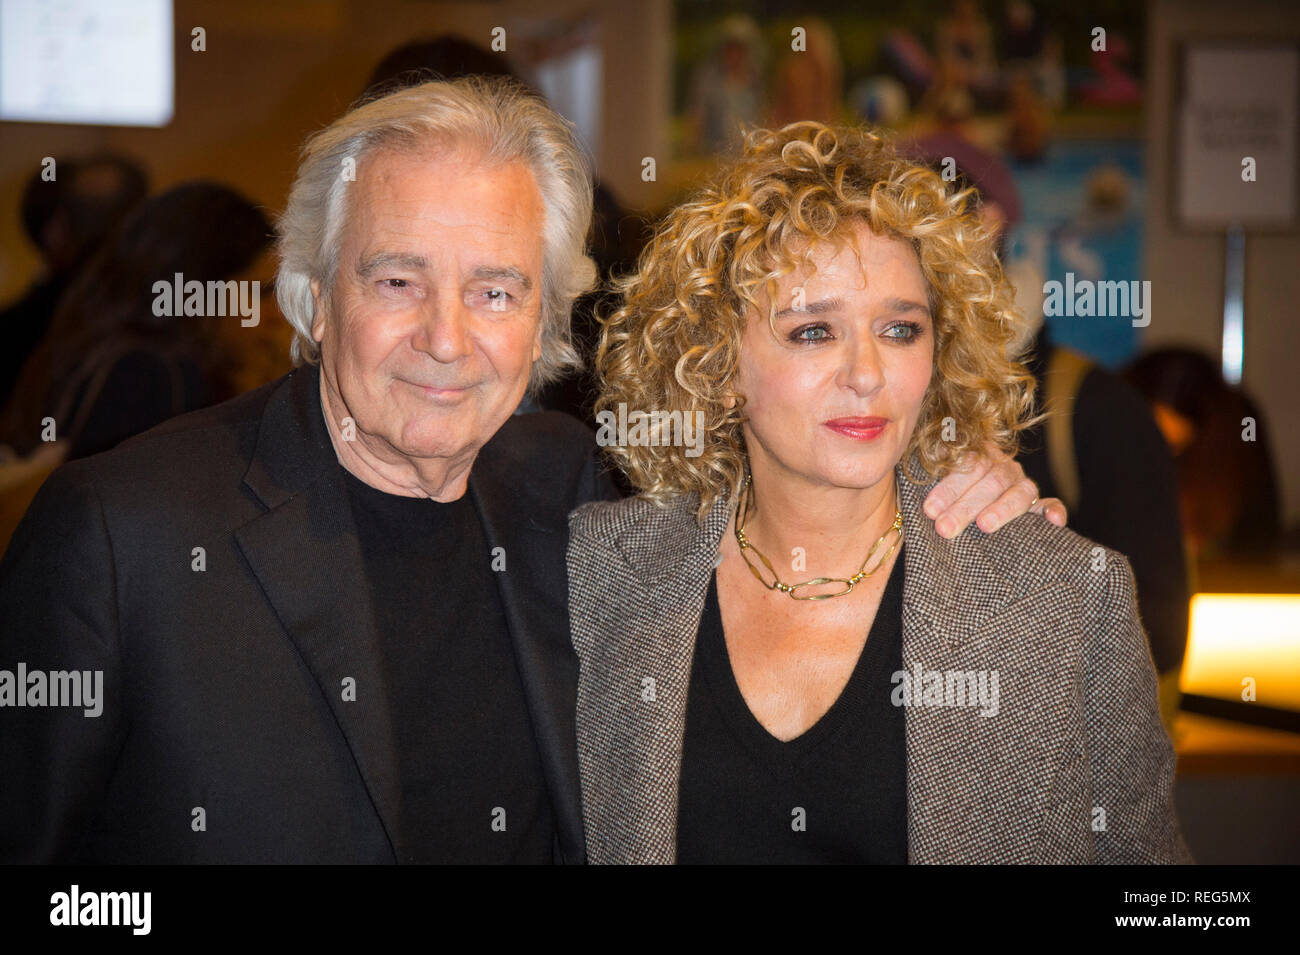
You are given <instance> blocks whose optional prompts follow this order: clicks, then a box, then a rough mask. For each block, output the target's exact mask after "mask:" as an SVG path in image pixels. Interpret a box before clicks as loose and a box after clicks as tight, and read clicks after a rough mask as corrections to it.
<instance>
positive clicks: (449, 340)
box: [412, 295, 472, 364]
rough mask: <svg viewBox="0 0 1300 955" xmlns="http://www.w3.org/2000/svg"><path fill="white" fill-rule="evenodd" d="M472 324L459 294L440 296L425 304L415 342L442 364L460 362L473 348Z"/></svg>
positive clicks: (416, 346)
mask: <svg viewBox="0 0 1300 955" xmlns="http://www.w3.org/2000/svg"><path fill="white" fill-rule="evenodd" d="M469 323H470V315H469V310H468V309H467V308H466V307H465V305H464V303H463V302H461V301H460V296H459V295H438V296H436V297H434V298H433V299H432V300H431V301H429V302H428V303H427V304H426V307H425V308H424V310H423V313H422V314H421V316H420V324H419V327H418V328H417V329H416V331H415V335H414V338H413V340H412V345H413V346H414V347H415V348H416V350H418V351H422V352H426V353H427V354H429V355H431V356H433V358H435V359H436V360H437V361H439V362H442V363H443V364H451V363H453V362H456V361H459V360H460V359H462V358H465V357H466V356H468V355H469V353H470V352H471V351H472V345H471V343H470V328H469Z"/></svg>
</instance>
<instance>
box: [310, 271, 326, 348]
mask: <svg viewBox="0 0 1300 955" xmlns="http://www.w3.org/2000/svg"><path fill="white" fill-rule="evenodd" d="M311 297H312V300H313V301H314V302H315V306H314V307H313V308H312V312H311V337H312V341H314V342H316V344H318V345H319V344H320V342H321V340H322V339H323V338H324V337H325V302H324V300H323V299H322V298H321V294H320V280H319V279H312V280H311Z"/></svg>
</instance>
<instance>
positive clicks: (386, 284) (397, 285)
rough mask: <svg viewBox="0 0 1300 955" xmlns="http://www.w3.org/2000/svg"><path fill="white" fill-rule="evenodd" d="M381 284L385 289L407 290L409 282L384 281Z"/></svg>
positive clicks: (397, 280) (403, 280)
mask: <svg viewBox="0 0 1300 955" xmlns="http://www.w3.org/2000/svg"><path fill="white" fill-rule="evenodd" d="M379 284H380V285H382V286H383V287H384V288H391V289H400V288H406V285H407V282H406V279H383V280H382V281H380V283H379Z"/></svg>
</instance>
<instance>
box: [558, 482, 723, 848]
mask: <svg viewBox="0 0 1300 955" xmlns="http://www.w3.org/2000/svg"><path fill="white" fill-rule="evenodd" d="M729 519H730V506H729V504H728V501H727V500H726V498H725V497H722V498H720V499H719V500H718V501H717V502H716V503H715V505H714V506H713V508H712V509H711V511H710V512H709V513H708V514H707V515H706V517H705V520H704V525H703V527H702V528H701V527H700V526H698V525H697V524H696V523H695V510H694V502H692V504H691V506H688V507H683V508H681V509H674V510H671V511H665V510H660V509H658V508H656V507H654V506H652V505H648V504H647V505H645V508H644V514H643V515H638V516H637V517H636V518H634V519H633V520H634V524H633V527H632V529H631V533H629V534H627V535H626V537H623V538H621V539H615V540H614V542H613V551H612V552H611V553H610V555H609V557H610V563H609V568H608V570H609V573H610V574H611V575H612V580H613V585H612V592H611V593H608V594H604V595H594V596H593V595H591V594H583V595H580V597H579V598H578V599H579V600H580V601H581V602H582V603H583V612H584V618H586V619H584V621H583V626H582V627H578V628H575V640H576V641H577V642H578V644H579V647H580V650H581V651H582V653H583V661H582V673H581V679H580V682H579V689H578V746H579V754H580V758H581V760H582V775H583V799H584V801H583V813H584V816H585V818H586V823H587V832H588V834H589V835H588V840H587V844H588V854H589V857H590V860H591V861H592V862H597V863H672V862H673V861H675V859H676V854H677V804H678V793H679V789H680V774H681V763H682V744H683V739H684V734H685V726H686V704H687V698H688V697H687V693H688V689H689V682H690V669H691V660H692V655H693V652H694V647H695V637H696V631H697V630H698V627H699V620H700V615H701V613H702V612H703V609H704V600H705V596H706V594H707V589H708V581H709V575H710V574H711V573H712V571H713V568H714V567H715V565H716V561H717V555H718V542H719V541H720V540H721V537H722V533H723V531H724V530H725V528H726V526H727V522H728V520H729ZM648 542H653V543H652V544H650V546H646V545H647V543H648ZM575 585H576V586H582V583H581V582H576V584H575ZM610 631H616V632H617V633H618V634H620V636H619V637H618V639H613V640H608V639H604V635H605V634H606V633H608V632H610ZM589 636H590V637H591V638H592V639H588V637H589Z"/></svg>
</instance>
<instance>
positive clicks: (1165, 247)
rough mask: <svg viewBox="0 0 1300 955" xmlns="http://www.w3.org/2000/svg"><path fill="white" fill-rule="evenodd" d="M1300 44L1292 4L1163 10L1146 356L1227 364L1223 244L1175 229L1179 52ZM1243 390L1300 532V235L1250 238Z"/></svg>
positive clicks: (1153, 135) (1152, 134)
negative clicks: (1264, 429)
mask: <svg viewBox="0 0 1300 955" xmlns="http://www.w3.org/2000/svg"><path fill="white" fill-rule="evenodd" d="M1232 38H1242V39H1266V40H1272V41H1277V40H1283V41H1286V40H1289V41H1290V42H1292V43H1295V42H1300V4H1296V3H1294V2H1290V0H1277V2H1259V0H1254V2H1251V0H1241V2H1232V3H1224V2H1221V0H1220V2H1207V0H1155V2H1153V3H1152V4H1151V8H1150V15H1149V21H1148V33H1147V71H1148V72H1147V75H1148V80H1149V86H1148V99H1147V109H1146V136H1147V176H1148V181H1147V190H1146V192H1147V220H1146V265H1145V272H1146V277H1147V278H1149V279H1150V280H1151V291H1152V297H1153V302H1154V307H1153V312H1152V320H1151V325H1150V327H1148V328H1147V329H1146V336H1145V338H1144V339H1143V345H1144V346H1145V347H1154V346H1158V345H1172V344H1186V345H1190V346H1192V347H1197V348H1201V349H1203V350H1205V351H1208V352H1209V353H1210V354H1213V355H1216V356H1217V355H1218V354H1219V352H1220V342H1221V335H1222V329H1223V286H1224V249H1225V243H1224V239H1223V237H1222V236H1217V235H1201V234H1193V233H1186V232H1182V231H1180V230H1178V229H1177V228H1176V227H1175V226H1174V224H1173V216H1172V210H1171V209H1170V205H1171V202H1172V196H1173V189H1172V179H1173V176H1174V175H1175V169H1176V166H1175V162H1174V157H1173V155H1172V153H1171V149H1172V143H1173V135H1174V127H1173V122H1174V117H1173V114H1172V109H1173V103H1174V97H1175V95H1176V90H1175V88H1174V84H1175V82H1176V79H1177V75H1178V72H1177V68H1178V64H1177V59H1178V45H1179V44H1180V43H1182V42H1183V41H1185V40H1204V39H1215V40H1219V39H1232ZM1245 311H1246V353H1245V376H1244V379H1243V384H1244V385H1245V387H1246V389H1247V391H1249V392H1250V394H1251V395H1252V396H1253V397H1254V398H1255V400H1256V401H1257V402H1258V403H1259V404H1260V406H1261V407H1262V409H1263V414H1265V415H1266V416H1267V419H1268V427H1269V430H1270V435H1271V438H1272V441H1273V444H1274V453H1275V454H1276V466H1277V471H1278V475H1277V477H1278V480H1279V482H1280V483H1281V486H1282V493H1283V514H1284V515H1285V517H1286V520H1287V523H1288V524H1292V525H1293V524H1295V523H1297V522H1300V429H1298V428H1297V427H1296V421H1295V419H1296V415H1297V414H1298V413H1300V360H1297V355H1296V350H1297V348H1298V347H1300V231H1297V230H1294V229H1293V230H1291V231H1288V232H1282V233H1277V232H1275V233H1271V234H1262V233H1261V234H1250V233H1248V234H1247V239H1246V294H1245Z"/></svg>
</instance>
